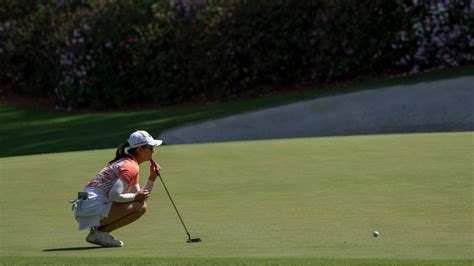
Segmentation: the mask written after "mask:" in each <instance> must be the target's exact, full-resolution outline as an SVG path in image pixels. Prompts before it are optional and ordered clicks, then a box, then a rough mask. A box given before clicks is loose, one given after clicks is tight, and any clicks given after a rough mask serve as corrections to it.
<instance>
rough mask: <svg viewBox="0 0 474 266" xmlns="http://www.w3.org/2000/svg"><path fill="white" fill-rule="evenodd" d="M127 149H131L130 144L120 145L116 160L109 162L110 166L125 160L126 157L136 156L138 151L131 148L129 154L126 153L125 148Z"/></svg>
mask: <svg viewBox="0 0 474 266" xmlns="http://www.w3.org/2000/svg"><path fill="white" fill-rule="evenodd" d="M127 147H130V144H129V143H128V141H127V142H124V143H122V144H120V145H119V146H118V147H117V151H116V152H115V158H114V159H113V160H112V161H110V162H109V164H111V163H113V162H115V161H118V160H120V159H122V158H125V157H130V154H131V155H136V150H135V148H131V149H128V151H127V152H125V148H127Z"/></svg>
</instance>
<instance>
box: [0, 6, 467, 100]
mask: <svg viewBox="0 0 474 266" xmlns="http://www.w3.org/2000/svg"><path fill="white" fill-rule="evenodd" d="M32 2H33V4H32V5H29V6H27V7H25V6H24V5H21V3H20V2H18V1H15V0H5V1H3V2H2V5H1V6H0V17H1V18H2V19H1V20H2V21H1V22H0V57H1V65H0V72H1V73H0V82H1V83H2V88H1V91H0V93H23V94H29V95H54V96H55V97H56V100H57V104H58V105H60V106H63V107H67V108H85V107H87V108H107V107H112V106H121V105H126V104H137V103H138V104H140V103H158V104H171V103H180V102H184V101H205V100H210V99H213V100H215V99H229V98H233V97H236V96H237V95H239V96H241V95H248V96H252V95H260V94H264V93H266V92H267V91H268V90H271V88H272V87H273V86H280V85H285V84H301V83H309V84H320V83H331V82H336V81H344V80H350V79H353V78H360V77H367V76H373V75H383V74H388V73H394V72H395V73H400V72H411V73H416V72H418V71H423V70H426V69H433V68H449V67H457V66H460V65H466V64H472V62H473V61H474V55H473V53H472V51H473V50H474V49H473V47H474V35H473V33H472V30H470V29H472V28H473V23H474V17H473V11H474V6H473V4H472V3H470V1H469V0H457V1H449V0H443V1H440V0H439V1H438V0H431V1H421V0H420V1H404V0H398V1H383V0H359V1H345V0H308V1H298V0H261V1H251V0H227V1H214V0H207V1H206V0H194V1H192V0H171V1H170V0H123V1H91V2H87V1H71V0H63V1H50V2H45V1H39V0H38V1H32ZM471 2H472V1H471Z"/></svg>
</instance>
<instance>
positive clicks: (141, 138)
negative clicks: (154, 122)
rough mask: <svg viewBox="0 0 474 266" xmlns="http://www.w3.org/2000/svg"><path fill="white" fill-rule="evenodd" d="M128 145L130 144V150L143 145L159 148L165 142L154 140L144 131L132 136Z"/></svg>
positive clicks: (136, 132) (134, 133) (138, 131)
mask: <svg viewBox="0 0 474 266" xmlns="http://www.w3.org/2000/svg"><path fill="white" fill-rule="evenodd" d="M128 143H129V144H130V148H136V147H140V146H143V145H150V146H155V147H157V146H160V145H161V143H163V141H162V140H159V139H154V138H153V137H152V136H151V135H150V134H149V133H148V132H146V131H144V130H137V131H135V132H133V133H132V134H131V135H130V137H129V138H128Z"/></svg>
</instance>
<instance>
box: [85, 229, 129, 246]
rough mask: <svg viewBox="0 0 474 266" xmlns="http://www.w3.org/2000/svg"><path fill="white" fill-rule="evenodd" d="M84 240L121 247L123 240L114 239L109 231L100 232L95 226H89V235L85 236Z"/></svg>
mask: <svg viewBox="0 0 474 266" xmlns="http://www.w3.org/2000/svg"><path fill="white" fill-rule="evenodd" d="M86 241H87V242H89V243H91V244H95V245H99V246H103V247H122V246H123V242H122V241H120V240H115V239H114V238H113V237H112V236H111V235H109V233H106V232H101V231H99V230H97V228H91V231H90V232H89V235H87V237H86Z"/></svg>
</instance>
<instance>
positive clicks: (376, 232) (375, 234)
mask: <svg viewBox="0 0 474 266" xmlns="http://www.w3.org/2000/svg"><path fill="white" fill-rule="evenodd" d="M372 234H373V235H374V237H378V236H380V233H379V231H374V232H373V233H372Z"/></svg>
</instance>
